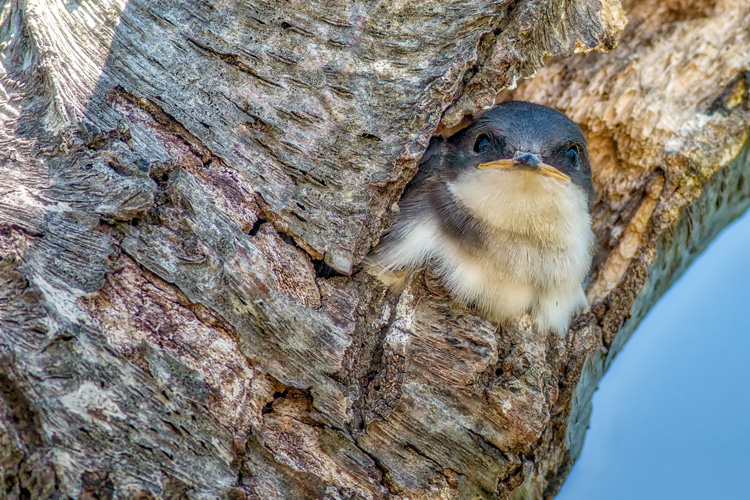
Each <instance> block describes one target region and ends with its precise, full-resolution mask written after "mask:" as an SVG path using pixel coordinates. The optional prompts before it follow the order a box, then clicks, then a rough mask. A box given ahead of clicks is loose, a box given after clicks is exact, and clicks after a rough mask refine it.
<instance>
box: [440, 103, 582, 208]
mask: <svg viewBox="0 0 750 500" xmlns="http://www.w3.org/2000/svg"><path fill="white" fill-rule="evenodd" d="M445 147H447V149H448V152H449V155H448V156H449V157H450V160H449V161H448V164H446V165H445V168H446V171H445V174H446V176H447V177H448V180H449V181H454V182H456V181H458V182H460V179H461V178H462V176H464V177H471V178H473V179H474V180H475V181H476V180H477V179H479V178H481V177H482V174H481V172H487V173H488V174H489V175H496V173H497V171H498V170H499V171H506V172H519V171H523V172H528V173H530V174H536V175H539V176H541V177H540V178H539V181H540V182H545V183H547V182H551V183H561V184H566V183H572V184H574V185H576V186H578V187H579V188H581V190H583V192H584V193H585V195H586V197H587V199H588V201H589V203H590V202H591V200H592V198H593V196H594V187H593V183H592V180H591V166H590V164H589V156H588V152H587V150H586V139H585V138H584V136H583V133H582V132H581V129H580V128H579V127H578V125H576V124H575V123H574V122H573V121H572V120H571V119H570V118H568V117H567V116H565V115H564V114H562V113H560V112H558V111H555V110H554V109H552V108H548V107H546V106H542V105H539V104H532V103H529V102H522V101H510V102H504V103H501V104H499V105H497V106H495V107H494V108H492V109H490V110H488V111H486V112H485V113H483V114H482V115H481V116H480V117H479V118H478V119H477V120H476V121H475V122H474V123H472V124H471V125H470V126H469V127H467V128H465V129H463V130H461V131H460V132H458V133H456V134H455V135H453V136H451V137H450V138H449V139H447V141H446V144H445ZM477 171H480V172H477ZM465 174H469V175H468V176H467V175H465ZM552 185H554V184H552Z"/></svg>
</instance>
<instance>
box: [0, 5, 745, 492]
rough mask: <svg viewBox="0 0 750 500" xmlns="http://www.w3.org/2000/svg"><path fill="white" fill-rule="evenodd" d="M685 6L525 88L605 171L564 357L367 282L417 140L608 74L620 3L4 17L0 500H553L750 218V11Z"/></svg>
mask: <svg viewBox="0 0 750 500" xmlns="http://www.w3.org/2000/svg"><path fill="white" fill-rule="evenodd" d="M683 3H684V2H683ZM683 3H679V2H674V4H671V3H665V4H663V5H661V6H659V7H658V8H656V7H654V6H652V5H650V3H648V2H641V3H640V4H634V5H632V6H628V9H629V10H630V11H631V13H630V18H631V24H630V25H629V28H628V31H627V32H626V34H625V35H624V38H623V40H622V42H621V44H620V46H619V47H618V48H617V49H615V51H613V52H611V53H610V54H606V55H595V54H591V55H587V56H575V57H573V58H568V59H561V60H554V61H553V62H552V63H551V64H550V65H549V67H548V68H547V69H546V70H543V71H542V72H540V74H539V75H538V76H537V77H536V78H534V79H533V80H531V81H530V82H529V84H528V85H524V86H523V87H522V88H521V89H519V90H517V91H516V94H515V95H516V96H525V97H527V98H529V99H533V100H536V101H539V102H546V103H548V104H550V105H553V106H555V107H557V108H559V109H562V110H564V111H566V112H567V113H568V114H569V115H570V116H571V117H573V118H574V119H575V120H576V121H578V122H579V123H581V125H582V126H583V127H584V128H585V131H586V132H587V135H588V137H589V141H590V143H591V150H592V157H593V159H594V167H595V179H596V181H597V188H598V190H599V193H600V198H599V200H598V202H597V205H596V206H595V212H594V213H595V217H596V229H597V234H598V236H599V239H600V244H601V249H600V258H599V260H598V263H599V264H598V266H597V268H596V269H595V270H594V276H593V280H592V284H591V286H590V288H589V295H590V297H591V299H592V302H593V306H592V311H591V313H589V314H587V315H584V316H583V317H581V318H579V320H578V321H577V323H576V324H575V325H574V331H573V333H572V334H570V335H569V336H568V337H567V339H566V340H560V339H558V338H557V337H555V336H549V337H548V336H547V335H543V334H539V333H538V332H535V331H534V329H533V327H532V325H531V324H530V323H529V320H528V318H522V319H521V320H520V322H519V324H518V325H517V327H516V328H508V329H506V330H500V329H498V328H496V327H495V326H494V325H492V324H491V323H489V322H487V321H486V320H484V319H482V318H480V317H477V316H476V315H475V314H474V313H473V312H472V311H469V310H466V309H463V308H461V307H459V306H457V305H456V304H454V303H453V302H452V301H450V300H449V299H448V298H447V297H446V296H445V294H444V292H443V291H442V290H441V289H440V287H439V286H438V285H437V284H436V281H435V280H434V279H433V278H432V276H431V275H430V273H429V272H427V273H426V274H421V275H419V276H417V277H416V279H415V280H414V281H413V282H412V283H411V284H410V285H409V286H408V287H407V289H406V291H405V292H404V293H403V294H402V295H401V296H399V297H386V296H385V292H384V290H383V289H382V287H380V286H379V285H378V284H377V283H376V282H375V281H374V280H372V279H371V278H370V277H368V276H367V275H366V274H364V273H358V272H357V269H356V267H355V266H356V264H357V263H358V262H359V261H360V259H361V258H362V256H363V255H364V254H365V252H367V250H368V249H369V248H370V246H371V245H372V244H374V243H375V242H376V241H377V238H378V236H379V234H380V233H381V231H382V230H383V228H384V227H386V225H387V224H388V223H389V221H390V220H391V219H392V214H393V211H394V210H395V205H394V203H395V202H396V201H397V200H398V197H399V195H400V192H401V191H402V189H403V187H404V186H405V184H406V183H407V182H408V180H409V179H410V177H411V176H412V175H413V173H414V168H415V165H416V162H417V160H418V159H419V157H420V155H421V154H422V152H423V149H424V147H425V146H426V143H427V141H428V139H429V137H430V136H431V135H433V134H434V133H435V132H436V130H438V128H439V127H442V128H443V129H444V130H447V129H450V128H451V127H455V126H456V125H458V124H459V123H460V122H461V121H462V119H463V118H464V116H465V115H467V114H473V113H476V112H477V111H478V110H480V109H481V108H482V107H485V106H487V105H489V104H491V103H492V102H494V100H495V99H503V98H505V97H506V96H504V95H503V94H501V95H500V96H498V92H500V91H502V89H504V88H506V87H511V86H513V85H515V82H516V81H517V80H518V79H520V78H525V77H530V76H532V75H533V74H534V73H535V72H537V71H538V70H539V69H540V68H541V66H542V62H543V61H544V60H545V59H546V58H547V57H552V56H571V55H572V54H573V53H574V52H582V51H585V50H588V49H591V48H598V49H605V50H608V49H611V48H612V47H613V46H614V45H615V44H616V41H617V39H618V36H619V35H620V31H621V30H622V28H623V25H624V16H623V13H622V11H621V10H620V8H619V4H618V3H617V2H615V1H610V0H605V1H602V2H599V1H598V0H574V1H562V0H560V1H552V2H542V1H537V0H525V1H524V0H521V1H514V2H500V3H496V2H481V1H478V0H477V1H467V2H463V3H459V4H455V3H452V2H444V1H440V0H431V1H429V2H426V3H421V4H418V3H414V2H411V3H403V2H396V1H389V2H385V3H382V2H381V3H377V4H372V5H370V4H363V3H355V2H313V3H310V2H296V1H295V2H285V3H275V2H273V3H272V2H253V3H246V4H236V3H234V2H219V3H209V2H203V1H197V0H192V1H188V0H183V1H176V2H149V1H145V0H130V1H128V2H124V1H115V0H89V1H86V2H83V1H80V2H77V1H72V2H66V3H62V2H58V1H54V0H33V1H32V0H29V1H27V2H15V1H7V2H5V3H4V4H3V8H2V11H1V12H0V38H2V41H3V44H2V46H1V48H0V50H2V53H3V58H2V73H1V74H0V84H2V89H3V92H2V93H0V100H2V113H3V123H2V127H0V143H2V148H0V154H2V157H3V162H2V166H1V167H0V179H2V182H0V257H2V260H1V261H0V280H1V281H0V283H2V285H0V476H2V481H0V484H2V485H3V486H2V487H3V488H5V490H0V497H2V496H3V495H5V496H6V497H8V498H21V497H24V496H27V495H30V496H31V497H32V498H49V497H53V496H55V495H57V496H69V497H82V498H112V497H114V498H133V497H141V498H148V497H156V498H172V497H187V498H216V497H223V498H232V499H241V498H261V499H267V498H268V499H270V498H280V499H281V498H283V499H287V498H288V499H297V498H330V499H336V498H404V499H405V498H414V499H417V498H493V497H498V498H506V497H509V496H511V495H514V496H515V497H516V498H541V497H550V496H552V495H553V494H554V493H555V491H556V489H557V488H558V487H559V484H560V482H561V481H562V479H563V478H564V476H565V474H566V472H567V470H568V468H569V466H570V463H571V460H572V459H573V458H574V457H575V456H576V454H577V452H578V450H579V449H580V445H581V443H582V439H583V429H585V425H586V422H587V408H588V405H589V400H590V394H591V390H592V389H593V387H594V386H595V384H596V381H597V380H598V377H600V376H601V373H602V372H603V369H604V366H605V359H607V357H608V356H609V357H611V356H612V355H613V354H614V352H616V349H617V346H618V345H621V343H622V342H624V341H625V339H626V338H627V335H628V334H629V332H631V331H632V329H633V327H634V325H635V324H636V323H637V321H638V319H639V318H640V317H641V316H642V315H643V314H644V312H645V311H646V310H647V309H648V307H649V306H650V305H651V304H652V303H653V302H654V301H655V299H656V297H658V295H659V294H660V293H661V292H662V291H663V290H664V289H665V288H666V287H667V286H668V284H669V283H670V282H671V281H672V280H673V279H674V277H675V275H676V274H678V273H679V272H680V271H681V269H683V268H684V266H686V265H687V263H689V261H690V259H691V258H692V256H693V255H694V253H691V252H693V251H694V250H695V249H697V248H699V247H700V246H701V245H705V244H706V243H707V241H708V239H709V238H710V236H711V235H712V234H714V233H715V232H716V231H718V229H719V228H720V227H722V225H723V224H725V223H726V222H727V221H728V220H729V219H730V218H731V216H733V215H735V214H736V213H738V211H739V210H741V209H742V208H743V207H744V206H746V204H747V202H746V200H747V199H750V196H748V194H749V193H747V191H748V190H750V183H745V182H744V180H743V181H740V179H744V177H741V175H742V174H743V170H744V169H745V168H746V167H747V163H748V159H747V153H745V156H741V157H740V158H738V159H737V160H735V161H734V162H730V160H731V159H732V158H733V157H734V156H736V155H737V153H738V151H739V149H740V147H741V145H742V144H743V143H744V142H745V140H746V135H747V132H746V131H747V120H748V111H747V109H748V108H747V102H748V99H747V98H746V95H745V93H747V90H748V88H749V87H750V86H748V85H747V82H746V80H743V79H741V78H740V74H741V73H742V71H744V70H747V69H748V67H750V60H748V54H750V40H748V34H747V33H746V29H745V26H747V25H748V21H750V18H749V16H750V13H749V12H750V9H749V8H748V7H746V6H744V5H743V2H740V1H739V0H735V1H728V0H727V1H725V2H716V3H711V4H710V5H707V6H706V8H705V9H703V8H702V7H701V6H702V5H703V3H701V2H700V1H698V0H696V1H695V2H694V3H690V4H688V3H684V5H683ZM725 16H726V17H725ZM743 23H744V24H743ZM691 37H692V38H691ZM681 51H684V55H683V52H681ZM441 120H442V125H441ZM703 231H705V232H706V233H705V234H702V232H703ZM618 332H619V333H618Z"/></svg>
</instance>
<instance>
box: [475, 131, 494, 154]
mask: <svg viewBox="0 0 750 500" xmlns="http://www.w3.org/2000/svg"><path fill="white" fill-rule="evenodd" d="M490 146H492V141H490V138H489V137H488V136H487V135H486V134H482V135H480V136H479V137H477V141H476V142H475V143H474V152H475V153H484V152H485V151H487V149H489V147H490Z"/></svg>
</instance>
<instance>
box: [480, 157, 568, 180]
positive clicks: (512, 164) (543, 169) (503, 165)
mask: <svg viewBox="0 0 750 500" xmlns="http://www.w3.org/2000/svg"><path fill="white" fill-rule="evenodd" d="M478 168H479V169H481V170H484V169H487V168H496V169H498V170H530V171H532V172H538V173H540V174H542V175H546V176H547V177H552V178H554V179H557V180H560V181H563V182H570V177H569V176H567V175H565V174H564V173H562V172H560V171H559V170H557V169H556V168H555V167H553V166H552V165H547V164H546V163H537V164H534V165H530V164H527V163H520V162H518V161H516V160H511V159H503V160H495V161H490V162H487V163H480V164H479V166H478Z"/></svg>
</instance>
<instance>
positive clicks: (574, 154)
mask: <svg viewBox="0 0 750 500" xmlns="http://www.w3.org/2000/svg"><path fill="white" fill-rule="evenodd" d="M565 155H566V156H567V157H568V160H570V163H572V164H573V165H574V166H575V167H576V168H578V167H579V155H578V147H577V146H573V147H572V148H570V149H569V150H568V152H567V153H565Z"/></svg>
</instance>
